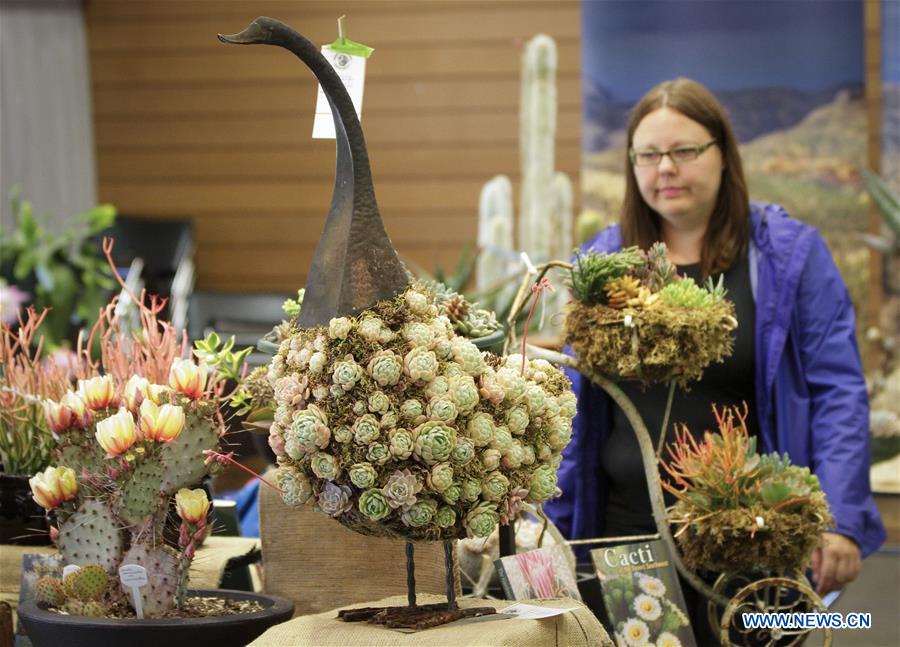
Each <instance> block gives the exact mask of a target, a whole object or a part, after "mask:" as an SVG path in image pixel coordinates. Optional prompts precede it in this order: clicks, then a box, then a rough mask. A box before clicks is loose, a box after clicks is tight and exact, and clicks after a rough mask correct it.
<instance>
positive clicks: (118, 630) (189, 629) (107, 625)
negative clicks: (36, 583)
mask: <svg viewBox="0 0 900 647" xmlns="http://www.w3.org/2000/svg"><path fill="white" fill-rule="evenodd" d="M189 595H198V596H206V597H224V598H228V599H231V600H254V601H257V602H259V603H260V604H262V605H263V607H264V608H263V610H262V611H256V612H254V613H244V614H239V615H230V616H215V617H209V618H158V619H147V620H136V619H121V620H120V619H110V618H86V617H84V616H69V615H64V614H61V613H54V612H52V611H45V610H44V609H40V608H38V606H37V605H36V604H35V603H34V601H32V600H29V601H28V602H24V603H22V604H21V605H20V606H19V609H18V614H19V619H20V621H21V622H22V623H23V624H24V625H25V631H26V632H27V633H28V637H29V638H30V639H31V642H32V644H33V645H34V647H60V645H66V647H98V645H103V646H104V647H107V646H109V647H114V646H117V645H122V646H123V647H161V646H163V647H206V646H209V647H244V646H245V645H248V644H249V643H250V642H252V641H253V640H254V639H255V638H257V637H258V636H260V635H261V634H262V633H263V632H264V631H265V630H266V629H268V628H269V627H271V626H273V625H277V624H278V623H280V622H284V621H285V620H289V619H290V617H291V616H292V615H293V613H294V603H293V602H291V601H289V600H286V599H284V598H280V597H277V596H274V595H262V594H260V593H247V592H245V591H229V590H225V589H221V590H213V591H204V590H198V591H190V592H189Z"/></svg>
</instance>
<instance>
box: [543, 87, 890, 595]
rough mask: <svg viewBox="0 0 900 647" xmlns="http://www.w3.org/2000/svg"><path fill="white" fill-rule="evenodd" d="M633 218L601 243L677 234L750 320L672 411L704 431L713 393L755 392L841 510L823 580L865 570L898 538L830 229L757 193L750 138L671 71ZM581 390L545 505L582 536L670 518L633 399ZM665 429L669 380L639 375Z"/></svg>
mask: <svg viewBox="0 0 900 647" xmlns="http://www.w3.org/2000/svg"><path fill="white" fill-rule="evenodd" d="M628 143H629V146H630V148H629V151H628V159H627V162H626V173H625V174H626V193H625V201H624V205H623V214H622V219H621V224H620V225H618V226H613V227H610V228H609V229H607V230H605V231H603V232H602V233H601V234H600V235H599V236H598V237H597V238H596V239H594V240H593V241H592V242H591V243H589V244H588V245H587V246H586V248H593V249H596V250H598V251H601V252H609V251H615V250H618V249H620V248H621V247H623V246H629V245H638V246H640V247H641V248H643V249H647V248H648V247H649V246H650V245H651V244H652V243H653V242H655V241H657V240H662V241H664V242H665V243H666V246H667V247H668V250H669V255H670V258H671V260H672V261H673V262H674V263H675V264H676V265H677V266H678V267H679V273H680V274H687V275H689V276H692V277H693V278H695V279H698V280H705V279H706V277H709V276H712V277H714V278H718V275H719V274H721V273H724V274H725V283H726V287H727V288H728V291H729V292H728V294H729V298H730V299H732V300H733V301H734V302H735V305H736V309H737V314H738V321H739V322H740V325H739V327H738V332H737V338H736V341H735V352H734V354H733V355H732V357H730V358H729V359H728V360H727V361H726V362H725V363H724V364H722V365H714V366H711V367H709V368H708V369H707V370H706V372H705V374H704V378H703V379H702V380H701V381H700V382H699V383H696V384H694V385H692V388H691V391H690V392H689V393H679V394H678V395H677V396H676V399H675V402H674V406H673V411H672V417H671V420H673V421H674V422H686V423H687V426H688V428H689V429H690V430H691V431H692V432H693V433H695V434H699V435H701V436H702V431H703V430H704V429H709V428H711V427H713V425H712V424H711V422H712V421H713V419H712V412H711V408H710V405H711V404H713V403H717V404H719V405H726V404H739V403H741V402H747V403H748V404H749V405H750V417H749V419H748V422H749V423H750V425H749V426H750V431H751V433H753V434H756V435H757V436H758V437H759V442H758V446H759V447H760V448H761V450H762V451H764V452H771V451H778V452H787V453H788V455H789V456H790V458H791V460H792V461H793V462H794V463H796V464H798V465H808V466H810V468H811V469H812V470H813V471H814V472H815V473H816V474H817V475H818V477H819V480H820V481H821V484H822V488H823V489H824V491H825V493H826V496H827V499H828V502H829V505H830V506H831V510H832V513H833V515H834V518H835V522H836V525H835V527H834V528H833V529H832V531H830V532H826V533H823V536H822V543H821V546H820V547H819V548H817V549H816V550H815V552H814V554H813V555H812V570H813V578H814V580H815V584H816V590H817V591H818V593H819V594H825V593H827V592H828V591H831V590H834V589H838V588H841V587H843V586H844V585H846V584H847V583H848V582H850V581H852V580H853V579H854V578H855V577H856V576H857V574H858V573H859V569H860V560H861V558H862V557H865V556H866V555H868V554H869V553H871V552H872V551H874V550H875V549H877V548H878V547H879V546H880V545H881V544H882V542H883V541H884V539H885V531H884V528H883V526H882V524H881V520H880V517H879V515H878V512H877V509H876V508H875V503H874V500H873V498H872V494H871V491H870V487H869V440H868V438H869V435H868V419H869V417H868V400H867V395H866V387H865V382H864V379H863V375H862V368H861V364H860V359H859V353H858V350H857V347H856V341H855V322H854V314H853V309H852V305H851V303H850V299H849V297H848V294H847V290H846V287H845V286H844V283H843V281H842V279H841V277H840V274H839V273H838V270H837V268H836V267H835V265H834V262H833V260H832V258H831V255H830V254H829V252H828V249H827V248H826V246H825V244H824V242H823V241H822V239H821V238H820V237H819V235H818V234H817V233H816V231H815V229H813V228H812V227H810V226H808V225H804V224H802V223H800V222H798V221H796V220H793V219H791V218H789V217H788V216H787V214H786V213H785V211H784V210H783V209H782V208H781V207H779V206H777V205H766V204H759V203H750V201H749V198H748V195H747V187H746V183H745V181H744V176H743V171H742V168H741V159H740V156H739V152H738V146H737V141H736V139H735V137H734V133H733V131H732V128H731V126H730V124H729V122H728V120H727V117H726V116H725V113H724V110H723V109H722V107H721V106H720V104H719V103H718V101H717V100H716V99H715V97H714V96H713V95H712V94H711V93H710V92H709V91H708V90H706V88H704V87H703V86H702V85H700V84H698V83H696V82H694V81H691V80H689V79H683V78H680V79H675V80H672V81H667V82H664V83H661V84H660V85H658V86H656V87H655V88H653V89H652V90H650V91H649V92H648V93H647V94H646V95H645V96H644V97H643V98H642V99H641V100H640V102H638V104H637V105H636V106H635V108H634V110H633V112H632V115H631V119H630V122H629V125H628ZM570 378H572V379H573V387H574V389H575V392H576V394H577V395H578V416H577V417H576V418H575V421H574V426H575V433H574V436H573V440H572V443H571V444H570V445H569V447H568V448H567V450H566V452H565V454H564V460H563V464H562V465H561V467H560V471H559V477H560V481H559V486H560V488H561V489H562V491H563V494H562V497H560V498H559V499H557V500H555V501H553V502H548V503H547V504H545V508H546V509H547V511H548V513H549V514H550V516H551V518H553V519H554V521H555V522H556V524H557V525H558V526H559V528H560V529H561V530H562V532H563V533H564V534H565V535H567V536H568V537H570V538H573V539H577V538H596V537H605V536H606V537H609V536H620V535H627V534H638V533H642V532H643V533H646V532H656V527H655V525H654V523H653V520H652V517H651V514H650V504H649V495H648V493H647V486H646V483H645V482H644V480H643V472H642V469H641V462H640V457H639V456H638V449H637V442H636V440H635V439H634V437H633V432H632V431H631V428H630V426H629V425H628V422H627V420H626V419H625V417H624V415H623V414H622V412H621V411H620V410H619V409H618V407H617V406H615V405H613V404H612V401H611V400H610V399H609V398H608V397H607V396H606V395H605V394H604V393H603V392H602V391H601V390H599V389H597V388H596V387H595V386H593V385H592V384H591V383H590V382H588V381H587V380H585V379H582V378H581V377H580V376H579V375H577V374H573V373H570ZM625 388H626V390H627V392H628V395H629V396H631V397H632V398H633V399H634V400H635V401H636V404H637V405H638V409H639V410H640V411H641V412H642V414H643V415H644V417H645V419H646V421H647V423H648V425H647V426H648V428H649V429H650V430H651V433H652V432H654V430H655V433H656V435H657V437H656V438H654V442H656V440H658V435H659V433H660V426H661V423H662V413H663V409H664V407H665V401H666V388H665V387H655V388H650V389H647V390H646V391H644V390H641V389H640V388H638V387H637V386H634V385H630V384H625Z"/></svg>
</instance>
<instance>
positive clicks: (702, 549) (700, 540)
mask: <svg viewBox="0 0 900 647" xmlns="http://www.w3.org/2000/svg"><path fill="white" fill-rule="evenodd" d="M691 515H693V516H694V517H696V519H697V520H696V521H694V522H693V523H692V524H691V525H690V526H689V527H688V529H687V530H686V531H685V532H683V533H681V534H680V535H678V537H677V541H678V545H679V547H680V549H681V552H682V559H683V560H684V563H685V565H686V566H687V567H688V568H690V569H692V570H709V571H718V572H730V573H734V572H752V571H782V570H783V571H786V572H793V571H798V570H801V571H802V570H803V569H805V568H806V567H807V566H808V565H809V557H810V554H811V553H812V551H813V549H814V548H815V547H816V546H817V545H818V543H819V534H820V533H821V532H822V531H824V530H826V529H827V528H829V527H830V526H831V525H832V523H833V521H832V518H831V515H830V513H829V512H828V505H827V503H826V502H825V495H824V494H822V493H821V492H818V493H816V494H814V495H813V496H812V499H811V501H810V502H809V503H808V504H806V505H805V506H804V507H803V508H802V509H801V510H800V511H799V512H779V511H774V510H768V509H765V508H763V507H762V506H752V507H749V508H740V509H731V510H721V511H719V512H715V513H712V514H703V515H697V514H695V513H694V512H693V511H692V510H691V509H690V507H689V506H688V505H687V504H685V503H684V502H681V501H679V502H678V503H677V504H676V505H675V507H674V509H673V516H675V517H679V518H686V517H689V516H691ZM757 517H760V518H762V520H763V523H764V526H763V527H762V528H760V527H759V525H758V524H757V522H756V518H757Z"/></svg>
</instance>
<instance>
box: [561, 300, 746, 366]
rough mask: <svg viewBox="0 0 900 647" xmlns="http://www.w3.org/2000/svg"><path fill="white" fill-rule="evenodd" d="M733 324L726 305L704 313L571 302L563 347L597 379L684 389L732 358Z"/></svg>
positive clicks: (731, 311) (729, 306)
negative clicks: (682, 386)
mask: <svg viewBox="0 0 900 647" xmlns="http://www.w3.org/2000/svg"><path fill="white" fill-rule="evenodd" d="M736 325H737V320H736V319H735V318H734V306H733V305H732V304H731V303H730V302H728V301H722V302H720V303H717V304H715V305H713V306H710V307H706V308H685V307H677V306H667V305H665V304H662V303H659V304H657V305H655V306H654V307H652V308H649V309H642V310H631V309H620V308H610V307H608V306H605V305H593V306H588V305H584V304H582V303H579V302H577V301H573V302H572V303H570V304H569V305H568V306H567V310H566V343H567V344H568V345H570V346H571V347H572V350H573V351H575V354H576V355H577V356H578V357H579V358H580V359H581V361H582V362H584V363H585V364H586V365H588V366H590V367H591V368H592V369H594V370H595V371H597V372H598V373H600V374H602V375H606V376H609V377H611V378H614V379H634V380H641V381H642V382H645V383H648V384H649V383H657V382H665V381H668V380H669V379H672V378H675V379H677V380H678V381H679V383H681V384H687V383H689V382H691V381H694V380H699V379H700V377H701V376H702V375H703V369H705V368H706V367H707V366H709V364H710V363H712V362H714V361H715V362H721V361H723V360H724V359H725V358H726V357H728V356H729V355H730V354H731V352H732V347H733V344H734V329H735V328H736Z"/></svg>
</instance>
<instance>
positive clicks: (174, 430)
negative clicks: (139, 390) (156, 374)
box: [141, 398, 184, 443]
mask: <svg viewBox="0 0 900 647" xmlns="http://www.w3.org/2000/svg"><path fill="white" fill-rule="evenodd" d="M182 429H184V409H182V408H181V407H178V406H175V405H174V404H164V405H162V406H161V407H160V406H159V405H157V404H156V403H155V402H154V401H153V400H151V399H149V398H147V399H146V400H144V401H143V402H142V403H141V436H142V437H143V438H145V439H147V440H155V441H156V442H158V443H170V442H172V441H173V440H175V439H176V438H178V435H179V434H180V433H181V430H182Z"/></svg>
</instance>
